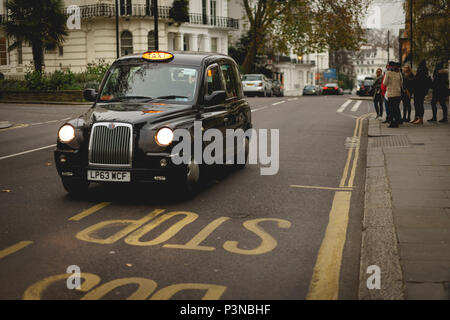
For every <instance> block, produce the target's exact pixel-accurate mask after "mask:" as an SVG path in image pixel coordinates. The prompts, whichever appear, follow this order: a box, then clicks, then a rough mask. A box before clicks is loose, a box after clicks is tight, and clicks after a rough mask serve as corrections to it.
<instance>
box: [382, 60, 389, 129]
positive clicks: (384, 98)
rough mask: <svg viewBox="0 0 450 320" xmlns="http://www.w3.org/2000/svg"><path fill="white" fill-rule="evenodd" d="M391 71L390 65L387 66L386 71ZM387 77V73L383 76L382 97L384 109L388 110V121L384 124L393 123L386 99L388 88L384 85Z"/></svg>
mask: <svg viewBox="0 0 450 320" xmlns="http://www.w3.org/2000/svg"><path fill="white" fill-rule="evenodd" d="M388 69H389V65H386V70H388ZM385 76H386V72H385V73H384V74H383V78H381V96H382V98H383V103H384V108H385V110H386V120H384V121H383V122H382V123H388V122H391V113H390V112H389V105H388V101H387V99H386V86H385V85H384V83H383V81H384V77H385Z"/></svg>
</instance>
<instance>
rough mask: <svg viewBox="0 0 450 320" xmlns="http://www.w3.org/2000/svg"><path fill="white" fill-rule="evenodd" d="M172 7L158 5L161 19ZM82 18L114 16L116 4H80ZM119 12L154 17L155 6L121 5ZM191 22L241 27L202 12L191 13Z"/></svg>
mask: <svg viewBox="0 0 450 320" xmlns="http://www.w3.org/2000/svg"><path fill="white" fill-rule="evenodd" d="M169 11H170V7H168V6H158V17H159V18H160V19H169V18H170V15H169ZM80 14H81V18H93V17H114V16H115V14H116V6H115V5H114V4H109V3H98V4H91V5H85V6H80ZM119 14H120V16H122V17H153V16H154V15H153V8H152V7H151V6H147V5H145V4H134V5H132V6H125V7H123V6H122V7H120V10H119ZM187 23H189V24H198V25H208V26H215V27H218V28H231V29H239V20H237V19H233V18H228V17H219V16H209V15H204V14H201V13H190V14H189V22H187Z"/></svg>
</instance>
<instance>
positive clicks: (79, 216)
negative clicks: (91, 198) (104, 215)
mask: <svg viewBox="0 0 450 320" xmlns="http://www.w3.org/2000/svg"><path fill="white" fill-rule="evenodd" d="M110 204H111V202H101V203H99V204H97V205H95V206H93V207H91V208H89V209H86V210H84V211H82V212H80V213H79V214H77V215H75V216H73V217H71V218H69V220H70V221H80V220H81V219H84V218H86V217H87V216H90V215H91V214H93V213H96V212H97V211H99V210H100V209H103V208H104V207H106V206H109V205H110Z"/></svg>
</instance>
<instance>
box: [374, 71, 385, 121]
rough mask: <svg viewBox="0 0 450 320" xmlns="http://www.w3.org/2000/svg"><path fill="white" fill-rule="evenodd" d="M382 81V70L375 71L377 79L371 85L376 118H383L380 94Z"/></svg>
mask: <svg viewBox="0 0 450 320" xmlns="http://www.w3.org/2000/svg"><path fill="white" fill-rule="evenodd" d="M382 80H383V70H381V69H380V68H378V69H377V77H376V79H375V82H374V83H373V89H374V95H373V105H374V107H375V111H376V113H377V117H376V118H375V119H378V118H382V117H383V100H384V98H383V96H382V94H381V81H382Z"/></svg>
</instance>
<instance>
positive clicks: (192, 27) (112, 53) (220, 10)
mask: <svg viewBox="0 0 450 320" xmlns="http://www.w3.org/2000/svg"><path fill="white" fill-rule="evenodd" d="M0 1H1V2H0V19H1V20H2V21H4V20H5V19H7V14H6V9H5V7H6V2H7V1H8V0H0ZM152 1H153V0H119V1H118V3H119V39H118V42H119V47H120V50H119V51H120V55H121V56H123V55H127V54H132V53H137V52H144V51H147V50H149V49H153V48H154V45H155V36H154V35H155V34H154V18H153V17H154V15H153V9H152ZM115 2H116V1H115V0H65V1H64V4H65V10H66V11H65V12H66V13H67V8H68V7H69V6H72V5H76V6H78V7H79V8H80V18H81V19H80V21H81V23H80V29H76V30H69V34H68V36H67V37H66V39H65V40H66V41H65V42H64V44H63V45H62V46H61V47H59V48H58V49H56V50H53V51H49V52H45V60H44V63H45V71H47V72H51V71H54V70H57V69H70V70H71V71H73V72H80V71H83V70H84V69H85V68H86V65H87V64H88V63H91V62H96V61H99V60H102V59H104V60H105V61H107V62H111V61H113V60H114V59H116V57H117V54H116V43H117V39H116V38H117V37H116V19H115V12H116V10H115ZM172 2H173V0H158V16H159V19H158V21H159V25H158V29H159V30H158V31H159V32H158V34H159V37H158V42H159V49H160V50H169V51H172V50H184V51H206V52H219V53H224V54H227V53H228V38H229V36H230V33H231V32H232V31H233V30H237V29H239V22H238V20H236V19H232V18H229V17H228V0H190V1H189V21H188V22H185V23H182V24H179V23H176V22H174V21H173V20H172V19H170V18H169V11H170V8H171V7H172ZM68 17H69V15H68ZM9 43H11V39H8V38H7V37H6V36H5V33H4V32H3V30H1V28H0V72H1V73H3V74H4V75H5V76H6V77H14V76H20V75H23V73H24V72H25V67H26V66H27V65H30V64H31V63H32V54H31V48H30V47H29V46H28V45H27V44H23V45H22V47H21V48H18V49H16V50H14V51H11V52H8V50H7V48H8V45H9Z"/></svg>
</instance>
